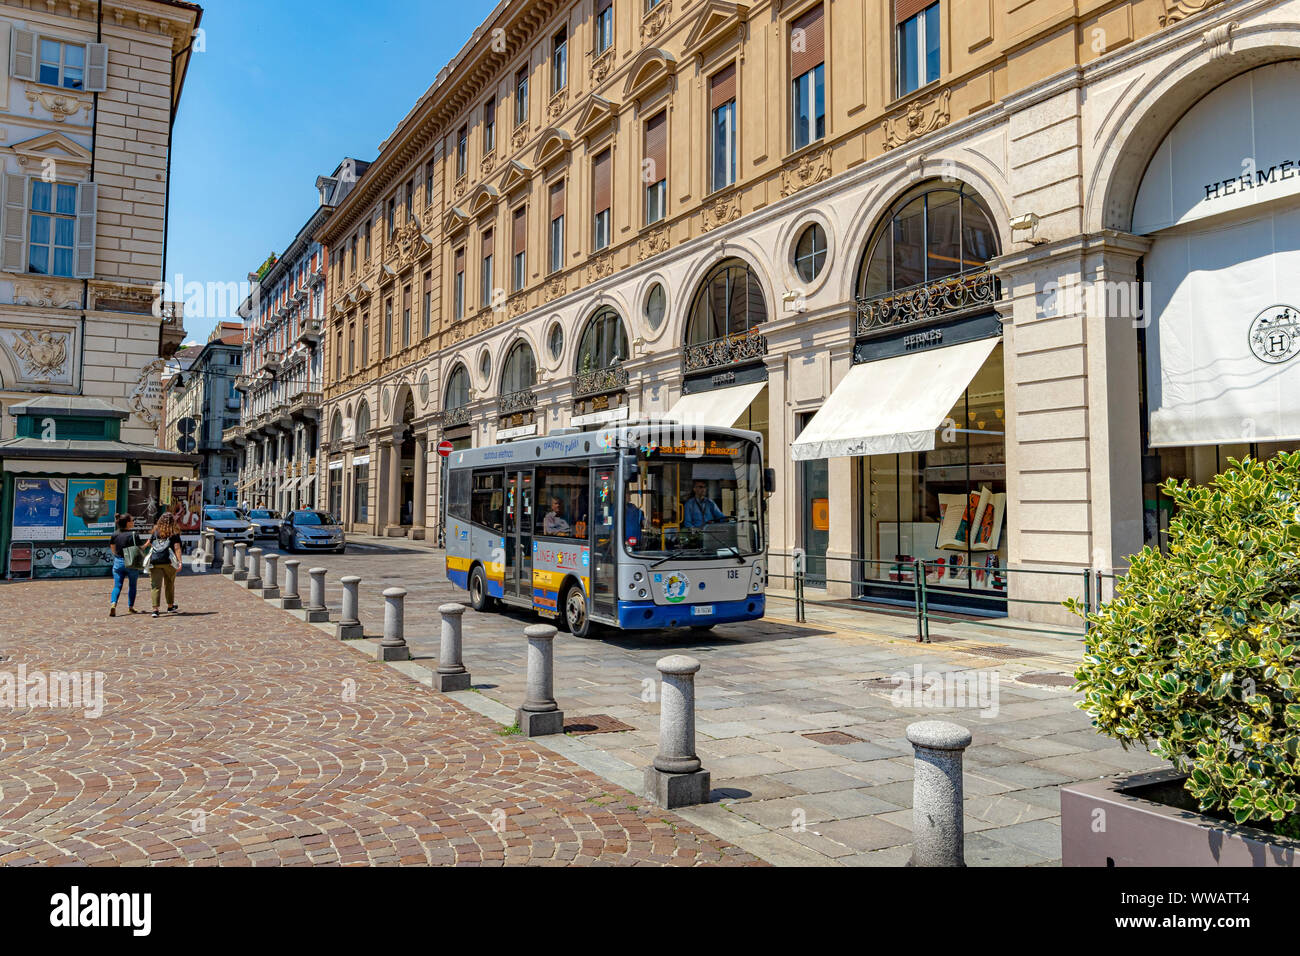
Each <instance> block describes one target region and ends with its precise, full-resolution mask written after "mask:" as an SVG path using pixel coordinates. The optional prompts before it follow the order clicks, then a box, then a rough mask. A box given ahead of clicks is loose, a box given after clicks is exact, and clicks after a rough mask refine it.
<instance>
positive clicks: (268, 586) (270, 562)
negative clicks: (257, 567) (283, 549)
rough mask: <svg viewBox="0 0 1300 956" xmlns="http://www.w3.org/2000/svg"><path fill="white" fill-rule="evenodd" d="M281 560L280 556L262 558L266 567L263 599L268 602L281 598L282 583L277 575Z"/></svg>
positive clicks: (263, 576)
mask: <svg viewBox="0 0 1300 956" xmlns="http://www.w3.org/2000/svg"><path fill="white" fill-rule="evenodd" d="M279 560H280V556H279V555H278V554H268V555H266V556H265V557H263V558H262V563H263V564H264V565H265V567H266V571H265V572H264V573H263V575H262V597H263V598H264V599H265V600H267V601H274V600H277V599H278V598H279V597H280V581H279V576H278V575H277V574H276V564H277V562H279Z"/></svg>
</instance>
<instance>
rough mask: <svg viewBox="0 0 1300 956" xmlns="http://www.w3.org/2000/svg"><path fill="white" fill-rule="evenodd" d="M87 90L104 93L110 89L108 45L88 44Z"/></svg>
mask: <svg viewBox="0 0 1300 956" xmlns="http://www.w3.org/2000/svg"><path fill="white" fill-rule="evenodd" d="M86 89H87V90H88V91H89V92H91V93H103V92H104V91H105V90H107V89H108V44H107V43H87V44H86Z"/></svg>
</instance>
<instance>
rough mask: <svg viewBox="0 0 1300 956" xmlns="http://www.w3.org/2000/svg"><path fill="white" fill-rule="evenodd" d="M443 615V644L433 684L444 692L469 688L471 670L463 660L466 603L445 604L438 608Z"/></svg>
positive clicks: (439, 651)
mask: <svg viewBox="0 0 1300 956" xmlns="http://www.w3.org/2000/svg"><path fill="white" fill-rule="evenodd" d="M438 614H439V615H441V617H442V644H441V646H440V647H439V648H438V668H437V670H435V671H434V672H433V686H434V687H435V688H437V689H438V690H440V691H442V692H443V693H444V694H445V693H447V692H448V691H453V690H469V671H467V670H466V669H465V662H464V661H462V660H461V624H462V623H463V621H464V617H465V605H463V604H444V605H442V607H440V608H438Z"/></svg>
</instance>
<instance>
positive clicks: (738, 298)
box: [686, 259, 767, 345]
mask: <svg viewBox="0 0 1300 956" xmlns="http://www.w3.org/2000/svg"><path fill="white" fill-rule="evenodd" d="M766 321H767V302H766V301H765V300H764V298H763V287H762V286H761V285H760V284H759V281H758V276H757V275H755V274H754V270H753V269H751V268H750V267H749V265H748V264H747V263H746V262H744V261H743V260H741V259H724V260H723V261H722V262H719V263H718V264H717V265H716V266H714V267H713V269H712V270H711V271H710V272H709V274H708V275H707V276H706V277H705V279H704V281H703V282H702V283H701V284H700V288H699V290H698V291H697V292H696V293H695V300H694V301H693V302H692V303H691V313H690V321H689V322H688V323H687V326H686V344H687V345H699V344H700V343H701V342H709V341H712V340H713V339H720V338H724V337H726V336H730V335H739V334H741V333H744V332H748V331H749V330H750V329H752V328H754V327H755V326H758V325H762V324H763V323H764V322H766Z"/></svg>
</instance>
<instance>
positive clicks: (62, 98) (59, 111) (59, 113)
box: [27, 89, 92, 123]
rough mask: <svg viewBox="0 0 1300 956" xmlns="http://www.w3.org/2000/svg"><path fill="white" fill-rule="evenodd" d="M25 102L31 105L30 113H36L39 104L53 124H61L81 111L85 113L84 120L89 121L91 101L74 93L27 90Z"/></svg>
mask: <svg viewBox="0 0 1300 956" xmlns="http://www.w3.org/2000/svg"><path fill="white" fill-rule="evenodd" d="M27 102H29V103H31V104H32V106H31V112H33V113H35V112H36V104H37V103H40V104H41V106H43V107H45V109H46V110H48V111H49V113H50V115H51V116H53V117H54V122H56V123H62V122H63V121H64V120H66V119H67V118H68V117H69V116H72V115H73V114H74V113H77V112H79V111H81V110H85V111H86V119H87V120H89V119H90V108H91V102H92V100H91V99H90V98H89V97H86V98H84V99H83V98H81V97H79V96H77V95H76V94H74V93H64V92H55V91H53V90H42V89H28V91H27Z"/></svg>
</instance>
